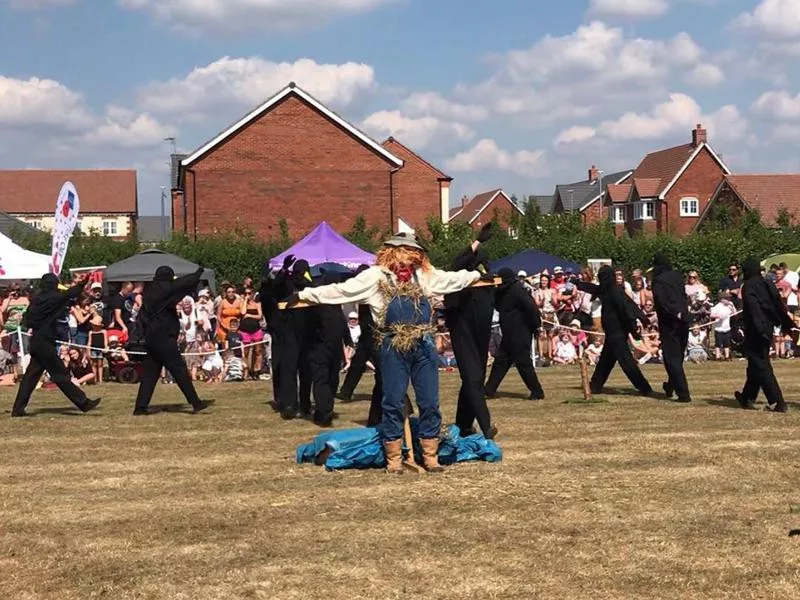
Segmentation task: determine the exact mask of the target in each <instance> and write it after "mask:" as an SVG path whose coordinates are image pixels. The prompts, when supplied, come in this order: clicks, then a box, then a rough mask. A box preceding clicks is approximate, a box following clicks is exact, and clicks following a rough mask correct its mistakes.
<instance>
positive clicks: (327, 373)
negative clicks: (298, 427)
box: [301, 343, 341, 417]
mask: <svg viewBox="0 0 800 600" xmlns="http://www.w3.org/2000/svg"><path fill="white" fill-rule="evenodd" d="M340 348H341V346H340V345H339V344H337V345H336V346H333V345H330V344H323V343H317V344H314V345H313V346H312V347H311V348H310V349H309V352H308V369H309V374H310V382H311V388H312V390H313V392H314V403H315V415H316V416H317V417H325V416H327V415H328V414H330V413H332V412H333V404H334V394H336V389H337V388H338V387H339V368H340V367H341V350H340ZM301 404H302V402H301ZM309 408H310V407H309Z"/></svg>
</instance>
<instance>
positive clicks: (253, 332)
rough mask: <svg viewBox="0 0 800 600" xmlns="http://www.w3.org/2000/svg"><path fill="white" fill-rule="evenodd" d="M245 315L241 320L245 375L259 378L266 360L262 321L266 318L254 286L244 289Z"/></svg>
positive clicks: (240, 329)
mask: <svg viewBox="0 0 800 600" xmlns="http://www.w3.org/2000/svg"><path fill="white" fill-rule="evenodd" d="M242 303H243V305H244V315H243V316H242V318H241V320H240V321H239V335H240V336H241V338H242V342H243V343H244V345H245V348H244V377H245V379H246V378H248V377H249V378H250V379H258V376H259V375H260V374H261V365H262V363H263V362H264V344H263V343H262V342H263V341H264V330H263V329H261V321H262V319H263V318H264V315H263V313H262V312H261V303H260V302H257V301H256V298H255V294H254V293H253V288H252V287H246V288H245V289H244V298H243V299H242Z"/></svg>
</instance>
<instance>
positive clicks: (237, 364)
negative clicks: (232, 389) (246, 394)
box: [222, 350, 244, 382]
mask: <svg viewBox="0 0 800 600" xmlns="http://www.w3.org/2000/svg"><path fill="white" fill-rule="evenodd" d="M223 360H224V366H223V368H222V381H226V382H227V381H244V362H243V361H242V359H241V357H239V356H236V352H234V351H233V350H226V351H225V352H224V353H223Z"/></svg>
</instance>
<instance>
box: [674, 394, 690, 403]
mask: <svg viewBox="0 0 800 600" xmlns="http://www.w3.org/2000/svg"><path fill="white" fill-rule="evenodd" d="M691 401H692V397H691V396H683V397H681V396H678V397H677V398H676V399H675V402H681V403H683V404H688V403H689V402H691Z"/></svg>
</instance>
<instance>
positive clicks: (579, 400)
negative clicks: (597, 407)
mask: <svg viewBox="0 0 800 600" xmlns="http://www.w3.org/2000/svg"><path fill="white" fill-rule="evenodd" d="M561 404H583V405H591V404H611V403H610V402H609V401H608V400H606V399H605V398H598V397H597V396H592V397H591V398H589V399H588V400H587V399H586V398H583V397H578V396H576V397H575V398H567V399H566V400H564V401H562V402H561Z"/></svg>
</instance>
